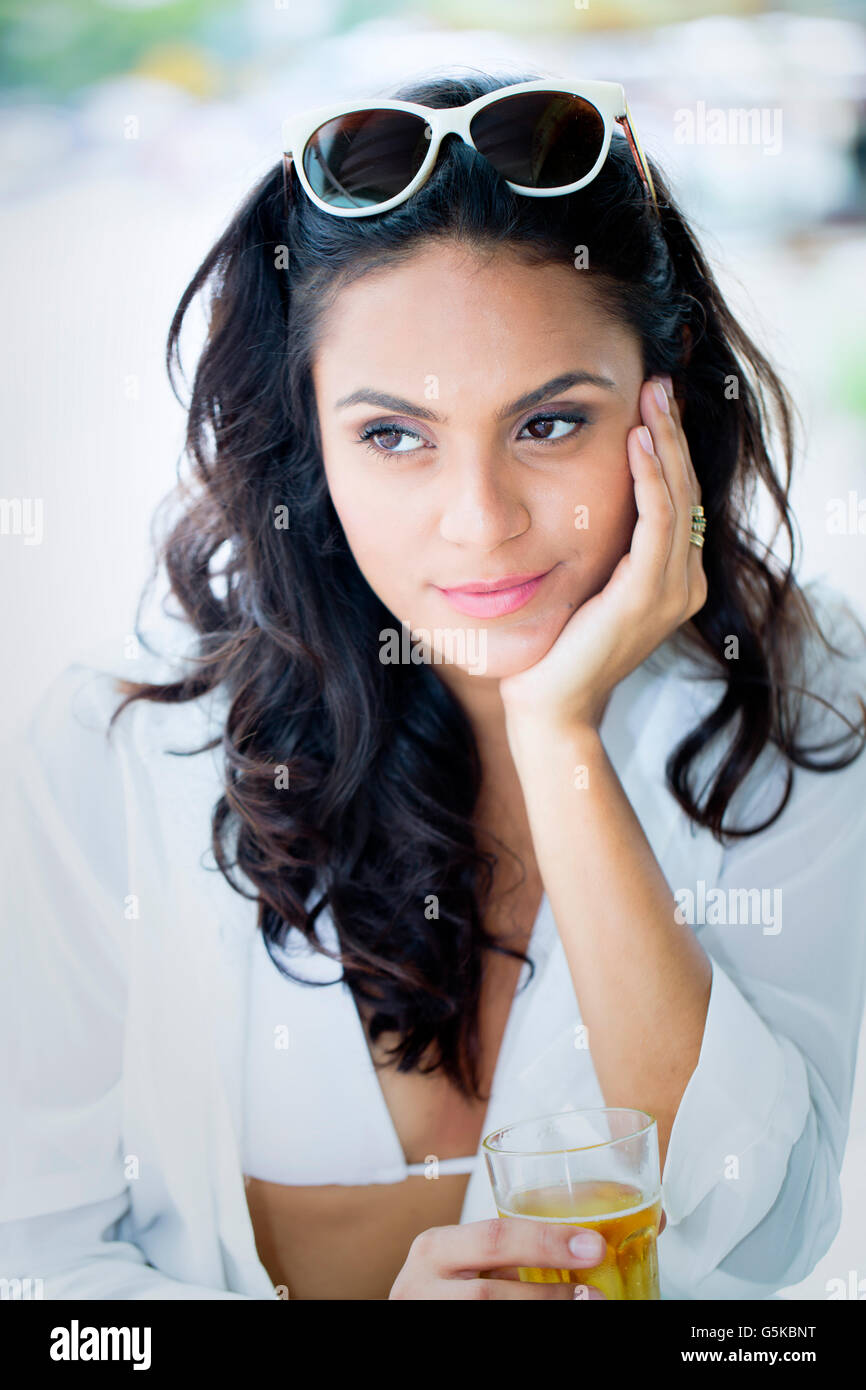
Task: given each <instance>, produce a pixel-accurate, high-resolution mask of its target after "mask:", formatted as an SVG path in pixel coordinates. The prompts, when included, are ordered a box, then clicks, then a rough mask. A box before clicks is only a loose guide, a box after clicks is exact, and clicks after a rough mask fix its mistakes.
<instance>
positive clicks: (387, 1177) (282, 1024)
mask: <svg viewBox="0 0 866 1390" xmlns="http://www.w3.org/2000/svg"><path fill="white" fill-rule="evenodd" d="M545 901H546V900H545ZM543 906H544V904H542V909H543ZM539 916H541V913H540V914H539ZM316 930H317V934H318V937H319V940H320V941H321V942H322V944H323V945H325V946H327V947H328V948H329V949H336V948H337V944H338V942H337V936H336V931H335V928H334V925H333V921H332V919H331V917H330V915H329V914H328V912H327V910H325V911H324V912H323V913H322V914H321V915H320V917H319V918H318V920H317V923H316ZM290 942H291V949H290V950H288V949H285V948H283V949H282V950H281V949H280V948H278V947H276V946H271V948H270V949H271V951H272V952H273V953H274V955H276V956H277V957H278V958H279V959H280V960H281V961H283V962H284V963H285V964H286V965H287V966H288V968H289V969H290V970H291V971H292V974H293V975H296V976H302V977H303V978H304V979H309V980H317V981H331V980H336V981H339V980H340V978H341V976H342V966H341V965H340V963H339V962H338V961H333V960H330V959H328V958H327V957H326V956H322V955H321V954H318V953H316V952H314V951H312V950H311V948H310V947H309V946H308V944H307V942H306V940H305V939H304V938H303V937H301V934H300V933H299V932H297V931H293V932H291V933H290ZM250 949H251V952H252V959H251V962H250V970H249V995H248V1011H247V1030H246V1056H245V1065H244V1088H243V1090H244V1099H243V1124H244V1132H243V1171H244V1173H245V1174H246V1175H247V1176H249V1177H253V1178H260V1179H262V1180H263V1181H267V1182H278V1183H286V1184H290V1185H293V1186H298V1187H306V1186H314V1185H319V1184H325V1183H339V1184H344V1185H348V1186H360V1185H362V1184H366V1183H394V1182H402V1181H403V1180H404V1179H405V1178H406V1177H409V1176H410V1175H412V1174H416V1173H417V1174H424V1175H425V1176H428V1177H430V1178H433V1177H436V1176H437V1175H439V1174H446V1173H471V1172H472V1171H473V1170H474V1168H475V1166H476V1164H477V1163H479V1162H481V1161H482V1159H481V1157H480V1154H466V1155H464V1156H462V1157H460V1158H437V1156H436V1155H435V1154H431V1155H429V1157H428V1159H427V1161H426V1162H423V1163H407V1162H406V1157H405V1154H404V1152H403V1146H402V1144H401V1142H400V1138H399V1136H398V1134H397V1131H396V1129H395V1128H394V1123H393V1121H392V1119H391V1114H390V1111H389V1110H388V1106H387V1103H386V1101H385V1096H384V1093H383V1091H382V1087H381V1085H380V1082H379V1078H378V1074H377V1072H376V1069H375V1067H374V1066H373V1060H372V1057H371V1056H370V1050H369V1047H368V1045H367V1039H366V1037H365V1035H364V1030H363V1027H362V1024H361V1018H360V1015H359V1013H358V1010H357V1006H356V1004H355V1001H354V999H353V997H352V994H351V992H350V990H349V988H348V986H347V985H344V984H341V983H335V984H327V985H315V984H300V983H296V982H295V981H293V980H290V979H287V978H286V976H285V975H283V974H282V973H281V972H280V971H279V970H278V969H277V966H276V965H275V964H274V962H273V960H272V959H271V957H270V955H269V954H268V947H267V945H266V943H265V939H264V936H263V935H262V933H261V931H260V930H258V929H257V930H256V931H255V933H254V940H253V942H252V944H251V947H250ZM526 969H527V967H525V966H524V972H523V973H522V975H521V982H522V980H523V979H524V978H525V972H526Z"/></svg>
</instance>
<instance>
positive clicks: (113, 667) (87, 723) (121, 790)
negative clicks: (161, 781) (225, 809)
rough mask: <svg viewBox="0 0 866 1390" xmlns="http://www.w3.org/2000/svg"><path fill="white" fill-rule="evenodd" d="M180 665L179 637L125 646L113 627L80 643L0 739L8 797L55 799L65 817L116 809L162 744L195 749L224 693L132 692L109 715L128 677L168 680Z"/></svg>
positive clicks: (213, 726)
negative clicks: (171, 644)
mask: <svg viewBox="0 0 866 1390" xmlns="http://www.w3.org/2000/svg"><path fill="white" fill-rule="evenodd" d="M184 670H185V648H183V647H181V646H179V645H178V646H176V647H175V648H174V649H171V650H167V649H166V648H165V647H164V646H163V647H162V648H157V647H154V648H153V649H152V650H150V649H148V648H146V647H145V646H144V645H142V644H136V645H134V646H132V647H131V646H130V645H129V638H128V637H127V636H125V635H124V636H121V635H118V636H117V637H108V638H105V639H104V640H102V641H100V642H98V643H96V644H94V645H91V646H89V647H87V648H83V649H81V650H79V652H78V653H77V654H76V656H75V659H74V660H72V661H71V662H69V663H68V664H67V665H66V666H64V667H63V668H62V669H61V670H59V671H58V672H56V673H55V675H54V676H53V677H51V678H50V679H49V680H48V682H47V683H46V684H45V685H44V686H43V687H42V689H41V690H40V692H39V693H38V695H37V697H36V699H35V700H34V702H33V704H32V706H31V708H30V710H29V712H28V714H27V715H26V716H25V717H24V719H23V720H21V721H20V722H19V724H18V726H17V727H16V728H14V729H12V730H9V731H7V733H6V736H5V737H4V739H3V740H2V745H0V760H2V764H3V767H4V772H5V774H6V776H5V780H6V781H7V783H8V784H9V787H10V790H9V792H8V795H9V797H10V799H11V800H12V804H13V805H14V804H15V802H14V799H15V798H16V797H18V796H23V797H29V798H30V800H31V801H32V802H33V803H34V804H38V805H40V806H42V807H46V806H47V805H48V803H49V802H50V803H53V804H54V805H55V806H56V808H57V809H58V810H59V811H60V813H61V814H62V815H63V816H64V818H65V819H66V820H67V823H69V824H74V823H75V822H76V821H77V820H78V819H79V818H80V814H81V811H82V809H83V808H84V807H86V806H90V807H91V809H94V810H95V808H96V807H97V806H98V805H100V804H103V805H111V806H112V807H113V808H114V809H115V810H116V811H117V812H118V814H119V813H120V809H121V807H122V804H123V802H124V801H126V800H127V799H128V797H129V796H130V794H131V792H132V790H133V788H134V787H135V785H136V783H137V780H138V779H139V777H140V776H143V775H144V774H145V773H146V774H147V775H148V777H150V776H152V775H153V773H154V771H155V769H156V768H158V767H159V765H160V760H159V754H160V753H161V752H164V751H166V750H167V749H169V748H171V749H179V750H189V749H197V748H200V747H201V746H202V744H203V743H205V742H207V741H209V740H210V739H212V738H213V737H214V736H215V734H217V733H218V732H219V728H220V718H221V717H224V710H223V705H224V700H223V697H222V694H221V692H212V693H211V695H209V696H202V697H199V698H198V699H195V700H190V701H187V702H184V703H182V704H178V705H165V704H160V703H158V702H155V701H153V700H148V699H140V700H135V701H133V702H131V703H130V704H129V705H128V706H127V707H126V708H125V709H124V710H122V712H121V713H120V715H119V716H118V718H117V720H116V721H115V722H114V723H112V717H113V716H114V715H115V713H116V711H117V710H118V709H119V707H120V705H121V704H122V702H123V699H124V697H125V692H124V689H123V686H122V683H123V682H124V681H130V680H134V681H148V682H166V681H173V680H177V679H178V678H179V677H180V675H181V674H183V672H184ZM99 819H100V821H102V820H103V819H104V817H103V816H100V818H99Z"/></svg>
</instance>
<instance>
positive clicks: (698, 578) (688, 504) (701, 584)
mask: <svg viewBox="0 0 866 1390" xmlns="http://www.w3.org/2000/svg"><path fill="white" fill-rule="evenodd" d="M665 406H666V407H667V408H666V409H665ZM641 408H642V410H645V412H646V413H647V414H648V415H649V416H650V417H651V418H652V431H653V437H654V440H655V441H657V443H656V453H657V454H658V455H659V458H660V461H661V464H662V467H663V470H664V472H665V477H666V480H667V483H668V488H669V491H670V493H671V497H672V498H673V501H674V506H675V509H676V519H675V522H674V527H675V530H674V537H673V540H672V542H671V548H670V552H669V555H668V562H667V570H666V576H667V579H668V584H669V588H668V593H669V597H670V602H671V607H672V611H675V612H678V613H680V614H682V615H683V617H684V618H689V617H692V616H693V615H694V614H695V613H696V612H697V611H698V610H699V609H700V608H702V607H703V605H704V603H705V602H706V596H707V580H706V575H705V572H704V564H703V556H702V547H701V546H699V545H696V544H695V543H694V541H693V540H692V539H691V532H692V517H691V508H692V507H693V506H696V505H697V504H698V502H699V501H700V496H701V490H700V487H699V485H698V481H697V477H696V476H695V471H694V467H693V465H692V461H691V455H690V453H689V446H688V440H687V439H686V437H685V431H684V430H683V428H682V423H681V421H680V417H679V407H678V406H677V403H676V401H675V400H671V398H670V396H669V394H668V392H667V391H666V390H665V384H664V382H663V381H657V380H655V379H652V380H651V381H650V382H649V390H648V391H646V394H642V395H641ZM681 620H682V619H681Z"/></svg>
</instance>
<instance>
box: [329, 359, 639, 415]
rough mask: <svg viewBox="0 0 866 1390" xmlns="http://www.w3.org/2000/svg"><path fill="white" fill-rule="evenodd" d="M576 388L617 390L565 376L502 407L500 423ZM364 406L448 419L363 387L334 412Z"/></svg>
mask: <svg viewBox="0 0 866 1390" xmlns="http://www.w3.org/2000/svg"><path fill="white" fill-rule="evenodd" d="M572 386H601V387H602V388H603V389H604V390H606V391H615V390H616V382H615V381H611V379H610V377H607V376H598V375H596V373H594V372H564V373H563V374H562V375H561V376H555V377H552V378H551V380H550V381H546V382H545V383H544V385H543V386H537V387H536V388H535V390H534V391H527V392H526V394H525V395H523V396H518V397H517V399H516V400H514V401H509V402H508V404H507V405H503V406H501V407H500V409H499V410H497V412H496V419H497V420H506V419H507V418H508V417H509V416H510V415H517V414H518V413H519V412H520V411H521V410H529V409H530V408H531V407H532V406H534V405H540V404H541V402H542V401H546V400H547V399H548V398H549V397H550V396H558V395H559V393H560V392H561V391H568V390H570V388H571V387H572ZM361 403H364V404H367V405H377V406H379V407H380V409H382V410H394V411H397V412H398V413H400V414H402V415H416V416H417V417H418V419H419V420H432V421H434V422H435V423H437V424H440V425H441V424H445V423H447V421H446V417H445V416H444V415H437V414H436V412H435V410H430V408H429V407H428V406H426V405H416V404H415V403H414V401H407V400H406V399H405V398H404V397H403V396H390V395H388V394H387V392H385V391H374V390H372V388H371V387H369V386H362V387H360V388H359V390H357V391H353V392H352V393H351V394H350V395H348V396H342V397H341V398H340V400H338V401H336V402H335V404H334V408H335V410H343V409H345V407H347V406H350V405H360V404H361Z"/></svg>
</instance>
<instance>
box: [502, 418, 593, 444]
mask: <svg viewBox="0 0 866 1390" xmlns="http://www.w3.org/2000/svg"><path fill="white" fill-rule="evenodd" d="M587 423H588V421H587V418H586V416H585V415H578V414H574V415H534V416H533V417H532V419H531V420H527V422H526V424H525V425H524V426H523V429H524V430H533V431H534V430H535V428H536V427H537V426H541V430H542V432H541V433H532V434H530V435H529V438H530V439H533V440H535V441H536V442H537V443H539V444H544V443H546V442H547V441H548V440H552V441H553V442H554V443H555V442H556V441H557V440H560V439H567V438H568V437H569V436H570V435H576V434H579V433H580V431H579V429H575V428H573V427H574V426H575V425H578V426H579V425H585V424H587ZM556 425H564V426H572V428H565V429H562V430H560V431H559V432H558V433H556V432H554V430H553V429H552V428H548V426H556ZM519 437H520V436H518V438H519Z"/></svg>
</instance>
